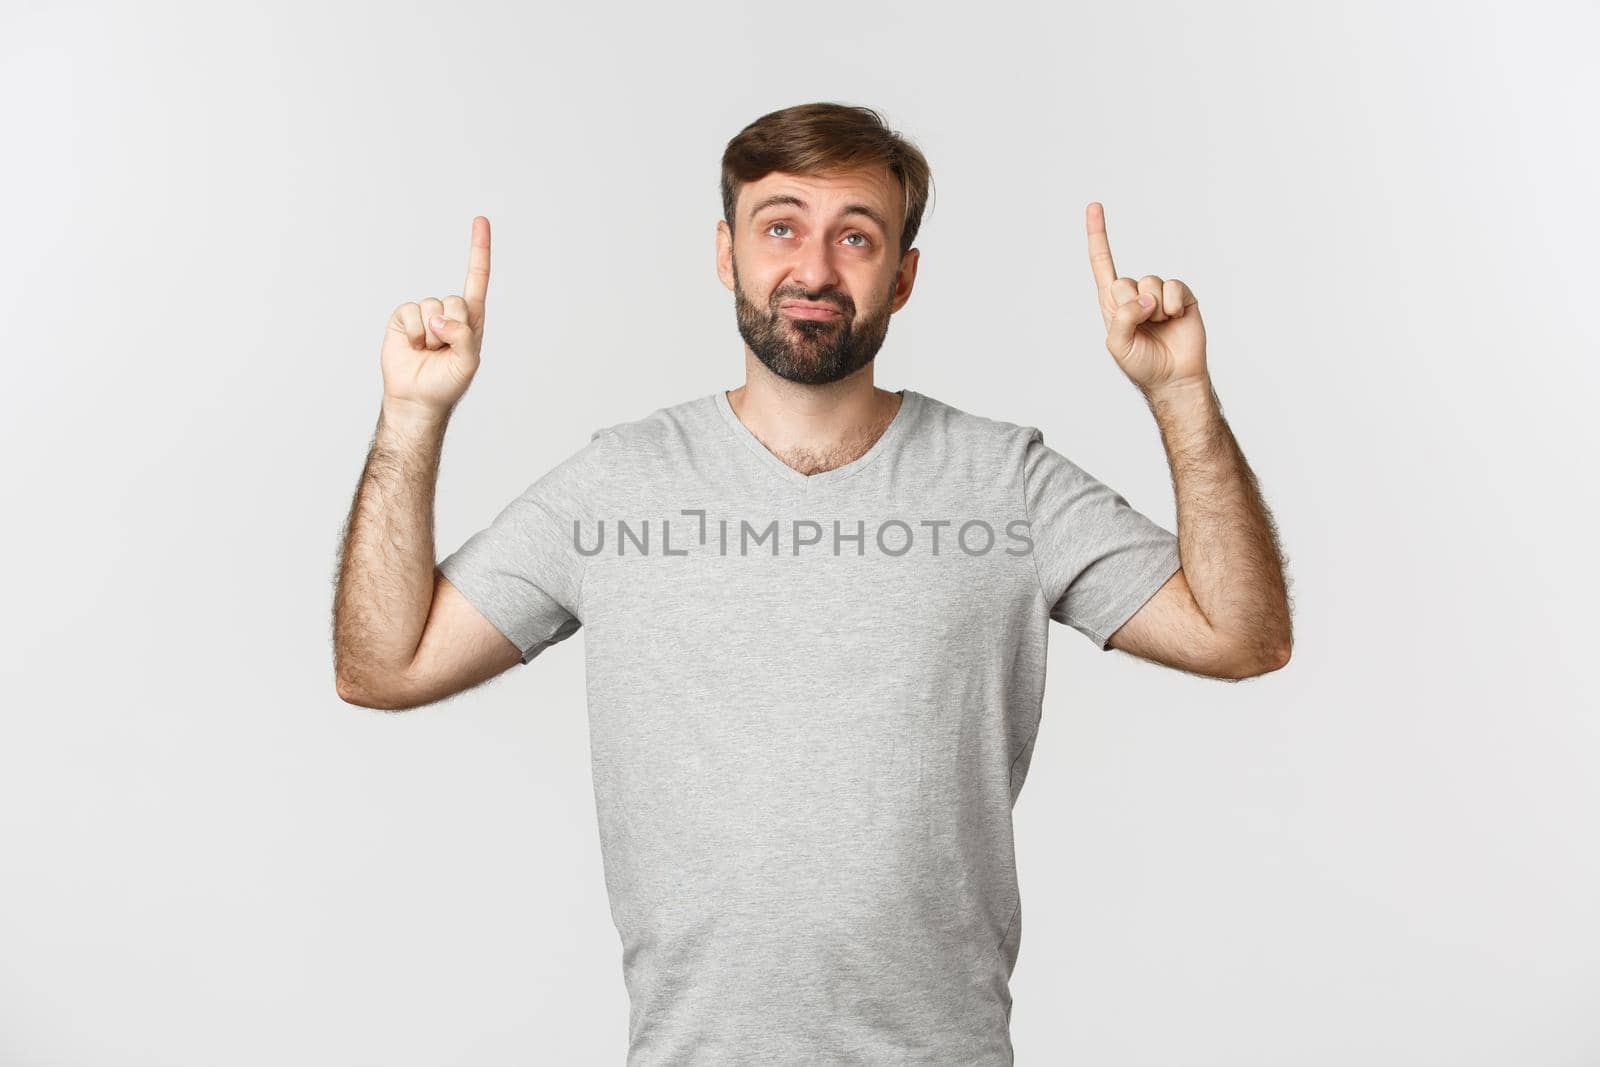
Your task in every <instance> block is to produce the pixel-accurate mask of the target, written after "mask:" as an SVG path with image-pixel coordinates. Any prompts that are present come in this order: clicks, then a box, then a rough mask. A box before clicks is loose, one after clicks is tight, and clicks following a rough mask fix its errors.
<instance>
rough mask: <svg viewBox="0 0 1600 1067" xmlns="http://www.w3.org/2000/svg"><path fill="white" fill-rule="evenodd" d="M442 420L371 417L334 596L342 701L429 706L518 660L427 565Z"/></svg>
mask: <svg viewBox="0 0 1600 1067" xmlns="http://www.w3.org/2000/svg"><path fill="white" fill-rule="evenodd" d="M448 421H449V415H448V413H446V414H443V415H439V414H434V413H432V412H429V411H426V410H409V409H406V408H403V407H401V406H400V405H391V404H390V403H388V402H386V403H385V405H384V407H383V410H382V413H381V414H380V416H379V419H378V429H377V432H376V434H375V435H374V437H373V443H372V449H371V451H370V453H369V455H368V457H367V464H366V467H365V469H364V470H363V471H362V475H361V484H360V485H359V486H358V487H357V489H356V495H355V500H354V502H353V504H352V505H351V509H350V517H349V519H348V521H347V523H346V526H345V533H344V538H343V542H342V546H341V552H340V563H339V577H338V583H337V591H336V593H335V598H334V620H333V626H334V677H335V687H336V689H337V691H338V693H339V697H340V699H342V700H345V701H347V702H348V703H351V704H358V705H361V706H363V707H370V708H384V709H388V710H400V709H403V708H413V707H417V706H419V705H422V704H430V703H432V702H434V701H436V700H441V699H443V698H445V697H447V696H450V695H452V694H454V693H458V692H460V691H462V690H464V689H470V688H471V687H473V686H475V685H478V684H480V683H482V682H484V681H486V680H488V679H489V678H492V677H494V676H495V675H497V674H500V673H501V672H502V671H505V670H506V669H507V668H509V667H511V666H513V665H515V664H516V663H518V662H520V661H521V658H522V657H521V652H520V650H519V649H518V648H517V646H516V645H514V644H513V643H512V642H511V641H510V640H509V639H508V638H507V637H506V636H505V635H504V634H502V633H501V632H500V631H499V630H497V629H496V628H495V627H494V626H493V625H492V624H491V623H490V622H489V620H487V619H485V618H484V617H483V615H482V614H480V613H479V612H478V610H477V609H476V608H474V607H473V606H472V605H471V604H470V603H469V602H468V601H467V600H466V598H465V597H463V596H462V595H461V594H460V593H459V592H458V591H457V590H456V588H455V586H453V585H451V584H450V582H449V581H448V580H446V579H445V577H444V576H443V575H442V574H440V573H439V571H438V569H437V567H436V566H435V563H434V542H433V500H434V488H435V484H436V482H437V478H438V469H439V456H440V451H441V448H442V446H443V443H444V433H445V427H446V425H447V423H448Z"/></svg>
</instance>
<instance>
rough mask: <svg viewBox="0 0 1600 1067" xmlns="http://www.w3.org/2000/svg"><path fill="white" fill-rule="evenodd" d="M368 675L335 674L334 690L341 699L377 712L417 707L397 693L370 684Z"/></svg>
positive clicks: (349, 672) (338, 672)
mask: <svg viewBox="0 0 1600 1067" xmlns="http://www.w3.org/2000/svg"><path fill="white" fill-rule="evenodd" d="M368 677H369V676H368V675H361V676H359V677H358V676H357V675H356V674H355V673H353V672H351V671H349V670H347V669H339V670H335V672H334V681H333V688H334V692H336V693H338V694H339V699H340V700H342V701H344V702H345V703H346V704H350V705H352V706H354V707H358V708H372V709H374V710H376V711H405V710H407V709H408V708H413V707H416V706H417V705H416V703H415V702H410V701H406V700H404V699H401V698H400V697H399V695H398V694H397V693H395V692H390V691H385V690H383V689H381V688H376V687H374V686H372V685H371V684H369V681H368V680H367V679H368Z"/></svg>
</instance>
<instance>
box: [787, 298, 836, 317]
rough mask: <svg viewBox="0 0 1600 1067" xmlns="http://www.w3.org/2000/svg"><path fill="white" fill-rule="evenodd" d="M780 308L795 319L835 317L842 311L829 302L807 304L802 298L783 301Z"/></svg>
mask: <svg viewBox="0 0 1600 1067" xmlns="http://www.w3.org/2000/svg"><path fill="white" fill-rule="evenodd" d="M780 310H781V311H782V312H783V313H784V314H785V315H789V316H790V317H792V318H796V319H837V318H840V317H841V315H842V312H840V311H839V309H838V308H836V307H834V306H833V305H831V304H809V303H807V302H805V301H804V300H789V301H785V302H784V303H783V304H782V305H781V307H780Z"/></svg>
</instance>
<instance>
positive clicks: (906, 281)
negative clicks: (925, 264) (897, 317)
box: [889, 248, 922, 315]
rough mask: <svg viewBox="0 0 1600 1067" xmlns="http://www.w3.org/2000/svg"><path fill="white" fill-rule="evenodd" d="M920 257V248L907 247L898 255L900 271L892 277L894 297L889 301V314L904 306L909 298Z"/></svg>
mask: <svg viewBox="0 0 1600 1067" xmlns="http://www.w3.org/2000/svg"><path fill="white" fill-rule="evenodd" d="M921 258H922V251H921V249H917V248H908V249H907V250H906V254H905V255H903V256H901V257H900V271H899V273H898V274H896V275H895V279H894V297H893V298H892V299H891V300H890V301H889V314H891V315H892V314H894V313H895V312H896V311H899V310H900V309H901V308H903V307H905V306H906V301H907V300H910V299H911V287H912V286H913V285H915V284H916V282H917V261H918V260H919V259H921Z"/></svg>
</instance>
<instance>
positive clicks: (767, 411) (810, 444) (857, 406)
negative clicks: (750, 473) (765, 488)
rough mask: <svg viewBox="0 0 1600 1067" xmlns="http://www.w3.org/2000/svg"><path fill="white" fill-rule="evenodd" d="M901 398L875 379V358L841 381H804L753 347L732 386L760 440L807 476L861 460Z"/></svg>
mask: <svg viewBox="0 0 1600 1067" xmlns="http://www.w3.org/2000/svg"><path fill="white" fill-rule="evenodd" d="M751 364H754V366H753V367H752V366H751ZM902 402H903V400H902V397H901V395H900V394H899V393H893V392H890V391H889V390H887V389H879V388H878V387H877V386H876V385H875V384H874V383H873V380H872V364H870V363H869V364H867V365H866V366H865V367H863V368H861V370H859V371H857V372H856V373H855V374H852V375H851V376H850V377H848V378H845V379H843V380H841V381H837V382H830V383H828V384H827V385H802V384H800V383H798V382H791V381H787V380H786V379H783V378H780V377H778V376H777V375H776V374H773V373H772V372H771V371H770V370H768V369H767V368H766V366H765V365H764V364H762V363H761V362H760V361H759V360H757V359H756V358H755V356H754V355H753V354H751V353H748V352H747V353H746V354H745V384H744V385H742V386H740V387H739V388H737V389H731V390H729V391H728V405H729V406H730V407H732V408H733V413H734V414H735V415H737V416H738V417H739V421H740V422H742V423H744V424H745V426H746V427H748V428H749V430H750V432H751V433H752V434H754V435H755V437H756V440H758V441H760V442H761V443H762V444H763V445H765V446H766V447H767V450H768V451H770V452H771V453H772V454H773V455H775V456H777V457H778V458H779V459H781V460H783V462H784V463H786V464H787V465H788V466H790V467H792V468H793V469H795V470H797V471H799V472H800V473H801V474H805V475H812V474H820V473H822V472H823V471H830V470H833V469H835V468H836V467H842V466H844V465H845V464H846V463H851V462H853V461H855V460H857V459H860V458H861V457H862V456H863V455H865V454H866V453H867V451H868V450H869V449H871V448H872V446H873V445H874V444H876V443H877V441H878V438H880V437H882V436H883V432H884V431H885V430H886V429H888V428H889V424H890V423H891V422H893V421H894V417H895V415H896V414H897V413H898V412H899V410H900V404H901V403H902Z"/></svg>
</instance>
